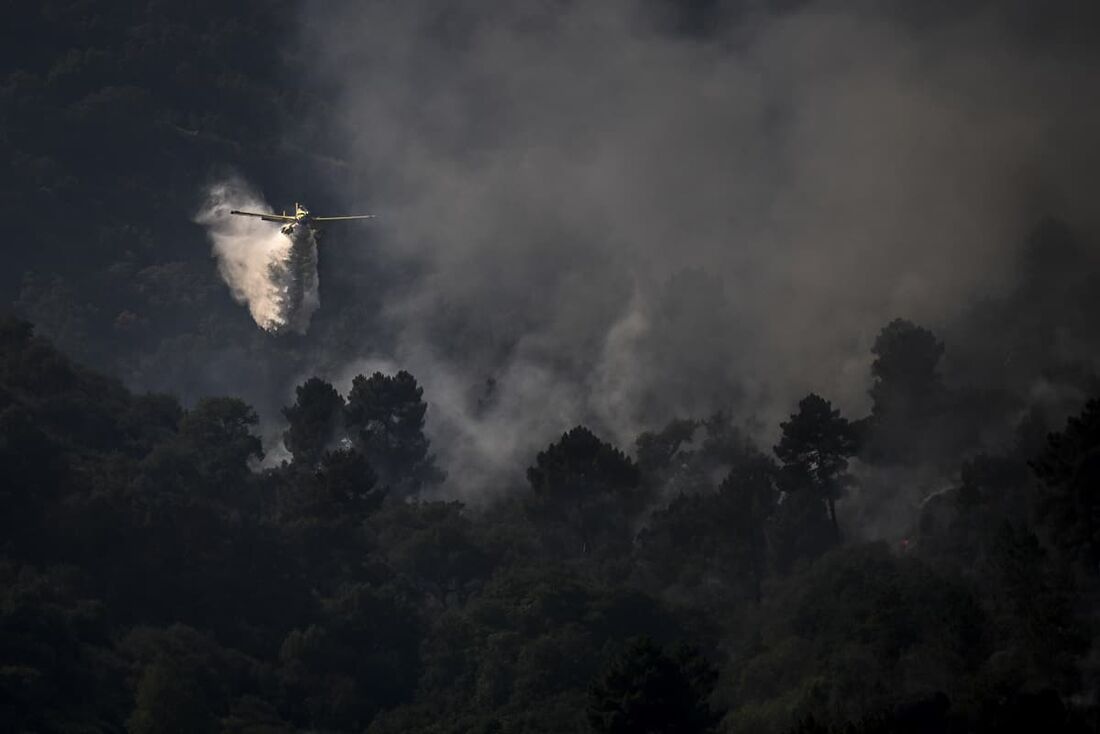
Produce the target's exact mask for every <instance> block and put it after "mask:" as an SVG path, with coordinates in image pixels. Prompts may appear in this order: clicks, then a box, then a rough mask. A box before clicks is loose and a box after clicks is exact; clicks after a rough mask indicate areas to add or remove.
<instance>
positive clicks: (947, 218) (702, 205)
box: [302, 0, 1100, 494]
mask: <svg viewBox="0 0 1100 734" xmlns="http://www.w3.org/2000/svg"><path fill="white" fill-rule="evenodd" d="M680 5H683V6H684V7H685V8H688V7H695V6H700V7H701V6H703V5H707V6H708V7H710V6H714V7H715V8H726V10H725V11H723V12H724V17H718V18H717V19H715V22H713V23H711V24H709V26H708V28H707V30H706V31H705V32H700V33H695V32H693V31H692V30H691V28H692V26H691V24H690V23H689V24H687V25H686V26H685V25H683V24H677V23H676V22H669V20H670V19H669V17H668V16H667V15H662V11H660V10H659V9H660V8H668V9H672V10H670V11H669V12H670V13H673V14H675V13H676V12H679V11H678V10H675V9H674V8H678V7H679V6H680ZM1015 7H1016V5H1013V8H1015ZM655 8H657V9H658V10H654V9H655ZM738 8H741V9H740V10H738ZM999 8H1000V4H997V3H989V4H977V5H975V6H974V7H972V8H971V9H970V10H966V11H963V10H959V11H958V12H956V11H953V10H951V9H950V8H949V7H948V6H946V5H944V6H936V9H929V11H928V13H915V12H913V13H911V12H908V11H905V10H900V9H898V7H897V6H895V5H892V4H883V5H882V7H881V8H880V7H879V4H869V5H859V4H856V6H848V5H846V4H840V3H833V2H827V1H825V0H821V1H820V2H800V3H789V4H784V3H780V4H776V6H775V7H774V8H773V9H767V10H766V9H764V6H763V5H762V4H755V3H749V4H738V3H710V4H701V3H683V4H675V3H658V2H654V3H647V2H634V1H633V0H613V1H612V2H607V3H599V4H588V3H576V2H550V3H533V4H520V5H518V6H517V5H515V4H510V3H498V2H488V3H483V4H476V6H471V5H469V4H466V3H461V2H442V3H438V2H426V1H424V2H421V1H417V0H414V1H412V2H407V3H400V4H393V3H334V4H325V5H324V6H323V9H322V7H321V6H320V5H317V6H315V7H314V10H315V11H316V12H312V13H307V15H306V17H305V19H304V22H303V24H302V28H303V33H304V34H305V35H304V38H303V39H302V44H303V47H307V48H310V49H314V50H315V53H313V54H312V55H311V65H310V68H309V71H310V73H311V74H312V77H311V78H312V80H313V81H315V82H316V83H318V84H323V85H324V87H325V89H326V90H328V92H327V93H328V95H329V98H330V99H331V105H332V108H331V110H328V111H327V112H326V116H325V120H324V121H323V122H322V123H320V124H323V125H325V126H327V128H328V129H329V130H330V131H331V134H330V135H329V136H328V139H330V140H331V141H333V143H334V145H335V146H337V147H338V148H339V153H340V155H341V156H343V157H344V158H346V159H347V160H348V162H349V166H350V168H351V169H352V170H355V171H356V172H357V174H358V175H359V178H357V179H356V180H355V181H354V182H349V184H348V185H347V186H346V187H345V195H346V196H347V201H346V202H345V203H346V204H347V205H349V206H350V205H354V204H355V203H356V202H357V201H358V200H360V199H362V198H367V197H366V196H365V194H366V192H369V198H370V200H371V201H372V202H374V203H375V205H376V206H377V207H378V208H380V209H384V210H385V211H386V212H387V221H386V226H385V228H384V229H380V230H379V235H380V236H379V239H378V241H377V243H376V246H375V247H374V248H373V249H372V251H371V252H370V259H371V261H370V262H369V263H367V262H360V263H356V262H355V261H354V260H350V259H349V261H348V262H347V263H345V264H344V267H345V268H348V269H354V268H356V267H358V268H360V269H361V270H362V271H363V272H368V271H369V268H374V267H376V266H377V263H379V262H384V261H386V260H390V261H401V262H410V263H412V266H411V267H409V268H408V269H407V271H405V272H408V273H410V275H408V276H407V277H403V278H402V279H401V280H400V287H393V288H390V289H389V290H388V291H387V292H385V293H384V294H382V295H381V296H379V297H380V298H384V302H385V307H384V311H383V312H382V314H381V316H380V318H379V321H380V322H381V323H383V325H384V328H385V329H386V332H387V334H389V335H392V340H391V342H390V343H387V344H386V345H385V346H380V345H379V342H378V341H374V342H373V343H371V344H370V346H369V349H368V354H355V353H346V354H345V355H344V359H345V363H346V364H347V365H349V368H348V371H349V372H354V371H356V367H357V366H358V365H359V364H361V363H366V362H367V361H369V360H371V359H378V358H381V359H388V360H392V361H394V362H396V363H398V364H400V365H402V366H403V367H404V368H407V369H409V370H411V371H413V373H414V374H416V375H417V376H418V377H419V378H420V379H421V381H422V382H423V383H425V388H426V389H425V395H426V396H427V397H428V399H429V400H430V401H431V402H432V405H431V408H430V412H429V419H428V420H429V427H430V428H431V430H432V431H434V432H435V435H434V436H433V438H434V439H435V440H436V444H435V445H436V447H437V449H438V450H440V451H441V453H442V456H443V458H449V457H448V455H449V454H452V452H451V451H450V450H449V448H448V447H453V448H454V449H455V450H454V452H453V456H455V457H458V459H457V460H458V461H459V462H460V463H461V464H463V465H465V466H464V467H463V469H464V470H462V471H455V467H454V466H453V465H452V466H448V469H449V470H450V475H451V477H452V481H456V482H462V481H463V477H464V476H478V475H477V473H476V472H474V471H473V470H472V469H470V465H474V464H478V465H481V466H500V465H511V466H516V467H522V466H524V465H525V464H526V463H529V461H530V457H531V455H532V452H533V450H534V449H535V448H536V447H537V446H540V445H542V446H544V445H545V444H546V442H547V441H548V440H551V439H553V438H554V437H555V436H556V435H558V434H560V431H562V430H564V429H566V428H568V427H569V426H570V425H572V424H575V423H577V422H586V423H588V424H589V425H591V426H592V427H593V428H594V429H596V430H598V431H600V432H601V433H602V434H603V435H604V436H606V437H608V438H611V439H614V440H615V441H617V442H619V443H620V444H621V445H624V446H629V445H630V443H631V441H632V439H633V437H634V436H635V435H636V434H637V433H638V432H639V431H640V430H643V429H649V428H653V427H655V426H659V425H661V424H662V423H663V422H664V421H666V420H668V419H669V418H672V417H676V416H685V415H695V416H698V415H700V414H702V413H706V412H708V411H710V410H714V409H718V408H722V409H726V410H728V411H732V412H733V413H734V414H736V415H738V416H740V417H741V418H742V419H744V420H752V419H756V420H758V421H759V422H760V424H761V425H764V426H767V430H768V431H769V432H771V433H772V434H773V435H767V434H765V435H763V436H761V437H760V438H761V439H762V442H763V443H765V445H768V444H769V442H770V440H771V439H772V438H774V431H775V430H776V427H777V425H778V422H779V420H781V419H782V418H783V417H785V416H786V415H787V414H788V413H790V412H791V410H792V409H793V407H794V405H795V403H796V402H797V400H798V398H799V397H801V396H803V395H805V394H806V393H807V392H809V391H811V390H812V391H816V392H818V393H821V394H823V395H825V396H826V397H828V398H830V399H832V400H833V401H834V402H835V403H837V404H838V406H839V407H840V408H841V409H842V410H843V411H844V412H845V413H846V414H847V415H849V416H852V417H859V416H861V415H865V414H866V411H867V410H868V408H869V402H868V398H867V388H868V386H869V382H870V375H869V368H870V362H871V354H870V347H871V344H872V343H873V341H874V338H875V336H876V334H877V332H878V330H879V329H881V328H882V327H883V326H884V325H885V324H886V323H888V322H889V321H890V320H891V319H893V318H895V317H899V316H900V317H905V318H909V319H912V320H914V321H917V322H919V323H921V324H923V325H926V326H928V327H929V328H931V329H933V330H935V331H937V332H940V333H947V332H948V330H949V329H950V328H951V326H952V325H953V324H958V323H962V320H961V319H960V317H961V316H965V315H966V314H967V313H968V311H969V309H970V308H971V304H973V303H975V302H982V301H989V300H991V299H996V298H1000V297H1003V296H1004V295H1005V294H1007V293H1010V292H1012V291H1013V290H1014V289H1015V288H1017V287H1018V284H1019V282H1020V280H1021V277H1022V274H1021V267H1022V264H1021V262H1022V261H1021V250H1022V244H1023V240H1024V236H1025V234H1026V232H1027V231H1028V229H1029V228H1030V227H1031V226H1033V224H1034V223H1035V222H1036V221H1038V219H1039V218H1040V217H1041V216H1042V215H1043V214H1047V213H1054V214H1057V215H1060V216H1063V217H1066V218H1068V219H1071V220H1073V221H1076V222H1080V223H1081V224H1082V225H1084V226H1086V227H1091V226H1093V225H1095V224H1096V218H1095V216H1094V214H1092V213H1091V212H1093V211H1094V207H1093V206H1092V203H1091V199H1090V196H1089V195H1087V193H1086V192H1089V191H1092V190H1093V189H1094V183H1095V171H1096V170H1100V165H1098V164H1100V159H1098V157H1097V155H1096V154H1095V151H1096V146H1095V145H1093V144H1092V140H1091V139H1092V137H1093V134H1094V133H1093V131H1094V129H1095V124H1096V123H1097V120H1098V119H1100V114H1097V112H1098V110H1097V109H1096V107H1095V105H1091V104H1089V103H1085V102H1084V100H1083V99H1082V95H1081V94H1080V90H1082V89H1088V88H1090V87H1091V80H1092V79H1094V78H1095V77H1094V76H1093V75H1094V73H1095V68H1096V62H1095V56H1094V55H1093V54H1091V53H1089V52H1088V51H1087V49H1086V47H1084V46H1082V45H1077V44H1073V43H1063V42H1061V40H1060V37H1057V36H1056V35H1055V37H1053V38H1046V37H1041V36H1039V35H1037V34H1035V33H1033V32H1032V30H1030V28H1031V27H1030V25H1028V24H1026V23H1024V22H1023V21H1022V20H1020V19H1019V18H1017V17H1016V15H1014V14H1013V13H1014V12H1015V11H1013V12H1009V11H1005V12H1001V10H1000V9H999ZM895 10H897V12H894V11H895ZM684 12H687V11H686V10H685V11H684ZM718 15H719V16H722V15H723V13H718ZM318 19H322V20H318ZM672 20H673V21H675V18H673V19H672ZM1064 26H1065V27H1075V26H1074V24H1073V23H1069V22H1067V23H1066V24H1064ZM685 28H686V30H685ZM1060 28H1061V26H1060V27H1058V28H1054V29H1047V30H1045V31H1044V32H1049V33H1051V34H1058V33H1061V30H1060ZM326 109H327V108H326ZM364 184H365V190H364ZM353 257H358V256H357V255H356V256H353ZM996 338H997V332H996V331H995V330H989V329H985V330H981V331H974V330H968V331H966V332H965V333H964V334H960V335H959V340H962V339H966V340H969V341H970V342H971V343H972V344H982V345H986V344H989V345H990V346H989V349H988V351H989V352H990V353H992V354H994V355H996V354H998V353H999V352H1000V351H1001V350H1000V347H999V346H998V345H996V344H993V341H994V340H995V339H996ZM956 343H958V341H957V342H956ZM948 348H949V353H950V351H951V349H952V345H950V344H949V345H948ZM382 350H384V351H382ZM330 359H331V357H330ZM1001 359H1002V361H1003V357H1002V358H1001ZM336 374H338V373H336ZM949 377H950V376H949ZM487 380H488V381H489V382H487ZM484 385H491V390H488V391H486V390H483V389H482V386H484ZM487 392H488V393H490V394H488V395H486V393H487ZM466 469H469V472H467V471H466ZM477 483H481V478H480V477H479V476H478V478H477V479H476V480H475V481H474V482H472V484H477ZM469 490H470V491H471V492H472V491H477V490H474V489H473V488H472V487H471V488H469ZM467 494H468V493H467Z"/></svg>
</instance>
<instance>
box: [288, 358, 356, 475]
mask: <svg viewBox="0 0 1100 734" xmlns="http://www.w3.org/2000/svg"><path fill="white" fill-rule="evenodd" d="M295 394H296V398H295V401H294V405H289V406H287V407H285V408H283V417H285V418H286V420H287V423H288V424H289V425H288V426H287V429H286V431H284V432H283V444H284V445H285V446H286V448H287V450H288V451H290V453H291V454H293V455H294V460H295V461H297V462H301V463H302V464H305V465H309V466H315V465H316V464H317V462H319V461H320V460H321V455H322V454H323V453H324V451H325V449H326V448H328V447H330V446H331V445H332V443H333V442H334V441H335V440H336V438H337V436H338V435H339V430H340V428H341V427H342V426H343V423H344V399H343V398H342V397H340V393H338V392H336V388H334V387H333V386H332V385H330V384H329V383H327V382H325V381H324V380H322V379H319V378H317V377H311V378H309V379H308V380H306V381H305V382H304V383H302V384H301V385H299V386H298V387H297V388H296V389H295Z"/></svg>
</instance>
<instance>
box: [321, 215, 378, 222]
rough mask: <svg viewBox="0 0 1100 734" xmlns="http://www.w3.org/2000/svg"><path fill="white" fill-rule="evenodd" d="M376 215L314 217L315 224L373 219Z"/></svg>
mask: <svg viewBox="0 0 1100 734" xmlns="http://www.w3.org/2000/svg"><path fill="white" fill-rule="evenodd" d="M377 216H378V215H377V214H356V215H354V216H350V217H314V218H313V221H315V222H342V221H346V220H348V219H374V218H375V217H377Z"/></svg>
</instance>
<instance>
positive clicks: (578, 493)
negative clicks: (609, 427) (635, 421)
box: [527, 426, 641, 555]
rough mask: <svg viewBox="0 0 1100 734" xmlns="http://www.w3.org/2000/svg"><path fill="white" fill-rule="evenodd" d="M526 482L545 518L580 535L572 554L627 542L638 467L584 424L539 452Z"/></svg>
mask: <svg viewBox="0 0 1100 734" xmlns="http://www.w3.org/2000/svg"><path fill="white" fill-rule="evenodd" d="M527 481H528V482H530V484H531V488H532V489H533V490H534V492H535V499H536V510H537V511H538V514H539V515H540V516H541V518H542V519H544V520H549V521H550V522H551V523H552V524H556V525H558V526H559V529H564V530H567V531H568V532H571V533H574V534H576V536H577V541H578V543H577V544H576V545H577V546H579V547H574V548H572V549H571V552H573V553H575V552H577V551H580V553H581V554H582V555H587V554H588V553H589V552H590V550H591V549H592V545H593V544H599V545H601V546H604V547H605V548H606V547H607V546H620V547H621V546H623V545H624V544H626V543H628V542H629V537H628V535H629V523H628V518H629V517H630V516H631V515H632V513H633V512H636V511H637V510H638V509H640V508H639V504H640V502H639V500H640V496H641V493H640V491H639V484H640V476H639V473H638V468H637V466H636V465H635V464H634V462H633V461H631V460H630V459H629V458H628V457H627V456H626V455H625V454H623V452H621V451H619V450H618V449H617V448H615V447H614V446H612V445H611V444H609V443H605V442H603V441H601V440H600V439H599V438H598V437H597V436H596V435H595V434H593V433H592V432H591V431H589V430H588V429H587V428H585V427H584V426H577V427H576V428H574V429H572V430H571V431H569V432H568V433H565V434H563V435H562V437H561V440H560V441H559V442H558V443H552V444H550V446H549V447H547V449H546V450H545V451H541V452H539V454H538V456H537V457H536V458H535V465H534V466H532V467H530V468H528V469H527Z"/></svg>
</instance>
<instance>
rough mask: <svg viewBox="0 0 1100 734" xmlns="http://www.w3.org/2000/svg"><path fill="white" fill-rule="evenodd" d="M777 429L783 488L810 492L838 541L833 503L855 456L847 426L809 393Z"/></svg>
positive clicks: (777, 451)
mask: <svg viewBox="0 0 1100 734" xmlns="http://www.w3.org/2000/svg"><path fill="white" fill-rule="evenodd" d="M779 426H780V428H781V429H782V430H783V437H782V438H781V439H780V440H779V443H778V444H777V445H776V446H775V455H776V456H778V457H779V460H780V461H782V462H783V475H784V478H785V480H786V482H785V485H784V486H785V488H786V489H788V490H789V491H795V492H812V493H814V494H815V495H816V496H817V497H818V498H819V499H820V500H821V501H822V502H824V503H825V506H826V507H827V508H828V511H829V521H830V522H831V523H832V526H833V532H834V534H835V536H836V540H839V539H840V526H839V524H838V523H837V519H836V501H837V499H839V498H840V496H841V495H842V494H843V492H844V488H845V486H846V484H847V482H848V481H849V477H848V475H847V474H846V473H845V472H846V471H847V469H848V457H850V456H852V455H853V454H854V453H855V452H856V440H855V436H854V433H853V431H852V427H851V425H850V424H849V423H848V420H847V419H845V418H842V417H841V416H840V411H838V410H833V406H832V404H831V403H830V402H829V401H828V400H825V399H824V398H822V397H820V396H818V395H815V394H814V393H810V394H809V395H807V396H806V397H804V398H803V399H802V400H801V401H799V403H798V412H797V413H794V414H792V415H791V419H790V420H789V421H787V422H785V423H780V424H779Z"/></svg>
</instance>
